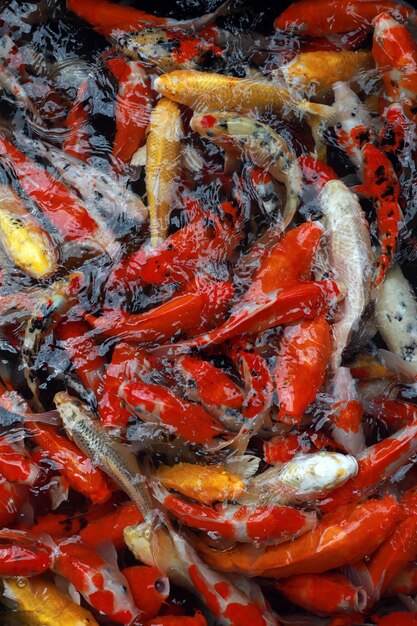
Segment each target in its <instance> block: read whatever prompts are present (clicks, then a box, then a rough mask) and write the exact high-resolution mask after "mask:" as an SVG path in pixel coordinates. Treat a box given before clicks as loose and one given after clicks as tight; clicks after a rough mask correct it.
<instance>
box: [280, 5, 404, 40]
mask: <svg viewBox="0 0 417 626" xmlns="http://www.w3.org/2000/svg"><path fill="white" fill-rule="evenodd" d="M383 11H389V12H390V13H393V14H396V15H398V16H400V17H401V18H402V19H404V20H406V19H407V18H408V17H411V16H413V15H414V11H413V10H412V9H409V8H408V7H406V6H404V5H402V4H399V3H398V2H389V1H388V0H379V1H378V0H377V1H375V0H330V1H328V0H315V1H314V2H311V0H300V1H299V2H293V3H292V4H291V5H290V6H289V7H288V8H287V9H285V11H283V12H282V13H281V15H280V16H279V17H277V19H276V20H275V22H274V28H275V29H276V30H279V29H284V30H294V31H296V32H300V33H302V34H303V35H312V36H315V37H317V36H320V35H329V34H332V33H347V32H349V31H350V30H357V29H360V28H362V29H365V30H370V29H371V28H372V24H373V20H374V19H375V18H376V17H377V15H379V14H380V13H382V12H383Z"/></svg>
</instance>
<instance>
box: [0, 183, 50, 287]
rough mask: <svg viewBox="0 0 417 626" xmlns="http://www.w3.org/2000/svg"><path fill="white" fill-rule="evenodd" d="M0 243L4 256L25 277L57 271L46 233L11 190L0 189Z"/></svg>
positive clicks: (35, 276) (45, 275)
mask: <svg viewBox="0 0 417 626" xmlns="http://www.w3.org/2000/svg"><path fill="white" fill-rule="evenodd" d="M0 202H1V209H0V242H1V244H2V247H3V249H4V251H5V252H6V254H7V256H8V257H9V258H10V259H11V260H12V261H13V262H14V263H15V264H16V265H17V266H18V267H20V268H21V269H22V270H23V271H25V272H27V273H28V274H29V276H33V277H34V278H37V279H44V278H48V277H49V276H51V274H53V273H54V272H55V271H56V270H57V268H58V258H57V253H56V250H55V248H54V245H53V243H52V240H51V238H50V236H49V235H48V233H47V232H46V231H45V230H44V229H43V228H42V226H41V225H40V224H39V222H38V221H37V220H36V219H35V217H34V216H33V215H31V213H29V211H27V209H26V208H25V206H24V205H23V202H22V201H21V200H20V198H19V197H18V196H17V195H16V194H15V193H14V191H13V190H12V188H11V187H8V186H6V185H1V186H0Z"/></svg>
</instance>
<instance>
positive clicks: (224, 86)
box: [155, 70, 292, 114]
mask: <svg viewBox="0 0 417 626" xmlns="http://www.w3.org/2000/svg"><path fill="white" fill-rule="evenodd" d="M155 89H156V90H157V91H158V92H159V93H160V94H162V95H163V96H165V97H166V98H170V99H171V100H174V102H178V103H179V104H185V105H187V106H189V107H191V108H192V109H193V110H194V111H198V112H206V111H219V110H223V111H224V110H226V111H237V112H238V113H243V114H245V113H246V114H247V113H255V112H256V111H260V112H261V111H264V110H265V109H268V110H270V109H272V110H273V111H276V112H280V111H282V110H284V109H285V106H286V105H287V104H288V105H289V104H290V103H291V102H292V98H291V96H290V93H289V92H288V91H287V90H286V89H281V88H280V87H277V86H276V85H274V84H272V83H269V82H267V81H259V80H258V81H257V80H255V79H250V78H235V77H233V76H224V75H222V74H212V73H211V72H199V71H196V70H176V71H174V72H170V73H169V74H163V75H162V76H158V78H156V80H155Z"/></svg>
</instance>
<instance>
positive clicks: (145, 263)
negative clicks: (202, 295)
mask: <svg viewBox="0 0 417 626" xmlns="http://www.w3.org/2000/svg"><path fill="white" fill-rule="evenodd" d="M241 226H242V224H241V219H240V217H239V214H238V211H237V209H236V208H235V207H234V206H233V205H232V204H231V203H230V202H224V203H223V204H222V205H220V207H219V209H218V211H209V212H207V214H205V216H204V217H200V219H196V220H195V221H194V220H193V221H192V222H191V223H190V224H188V225H187V226H185V227H184V228H182V229H181V230H178V231H177V232H176V233H174V234H173V235H171V236H170V237H168V238H167V239H166V240H165V241H163V242H162V243H160V244H159V245H158V246H157V247H156V248H155V249H153V250H146V249H145V248H140V249H139V250H137V251H136V252H133V253H132V254H131V255H130V256H128V257H127V258H126V259H124V260H122V261H121V262H120V263H119V264H118V265H117V266H116V267H115V268H114V270H113V271H112V273H111V274H110V277H109V280H108V282H107V287H106V288H107V289H108V290H110V291H111V290H114V289H117V288H118V287H122V288H124V289H125V290H127V291H128V289H129V285H130V284H131V283H135V282H136V281H138V283H139V285H138V286H140V285H141V284H149V285H166V284H169V283H173V282H175V283H179V284H180V285H183V284H185V283H186V282H187V281H188V280H191V279H192V278H193V277H194V276H195V273H196V271H197V270H198V269H204V267H205V265H207V263H209V262H210V261H213V262H215V263H220V262H222V261H224V260H228V259H229V258H230V257H231V255H232V253H233V251H234V250H235V248H236V246H237V245H238V243H239V242H240V240H241V237H242V233H241Z"/></svg>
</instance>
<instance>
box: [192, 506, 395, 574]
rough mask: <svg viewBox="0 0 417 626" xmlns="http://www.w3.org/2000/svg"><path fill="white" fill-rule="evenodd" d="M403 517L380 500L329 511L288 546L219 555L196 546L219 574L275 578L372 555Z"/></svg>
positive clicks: (250, 548) (235, 550)
mask: <svg viewBox="0 0 417 626" xmlns="http://www.w3.org/2000/svg"><path fill="white" fill-rule="evenodd" d="M381 514H382V515H381ZM403 519H404V513H403V511H402V509H401V507H400V505H399V504H398V503H397V502H396V500H395V499H394V498H393V497H392V496H385V497H384V498H382V499H381V500H367V501H366V502H362V503H360V504H357V505H344V506H343V505H342V506H338V507H336V508H334V509H333V511H332V512H331V513H328V514H327V515H325V516H324V517H323V518H322V520H321V521H320V522H319V524H318V525H317V526H316V528H315V529H314V530H312V531H311V532H309V533H307V534H305V535H302V536H301V537H297V538H296V539H294V541H293V542H292V543H291V544H288V543H282V544H278V545H275V546H263V547H261V548H254V547H253V546H247V545H246V544H242V545H241V546H235V547H232V548H230V549H228V550H223V551H222V552H219V551H218V550H215V549H213V548H210V547H208V546H207V545H205V544H203V542H202V541H199V542H198V546H197V547H198V551H199V553H200V554H201V555H202V556H203V558H204V560H205V561H206V562H207V563H208V564H209V565H211V566H213V567H215V568H216V569H218V570H220V571H223V572H241V573H245V574H249V575H250V576H267V577H271V578H278V579H280V578H287V577H289V576H295V575H298V574H320V573H323V572H326V571H327V570H329V569H335V568H337V567H341V566H343V565H347V564H350V563H355V562H356V561H358V560H359V559H360V558H363V557H364V556H365V555H368V554H372V553H373V552H375V550H376V549H377V548H378V547H379V546H380V545H381V544H382V543H383V542H384V541H385V539H387V538H388V537H389V536H390V535H391V534H392V532H393V531H394V529H395V527H396V525H397V523H398V522H400V521H401V520H403Z"/></svg>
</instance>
